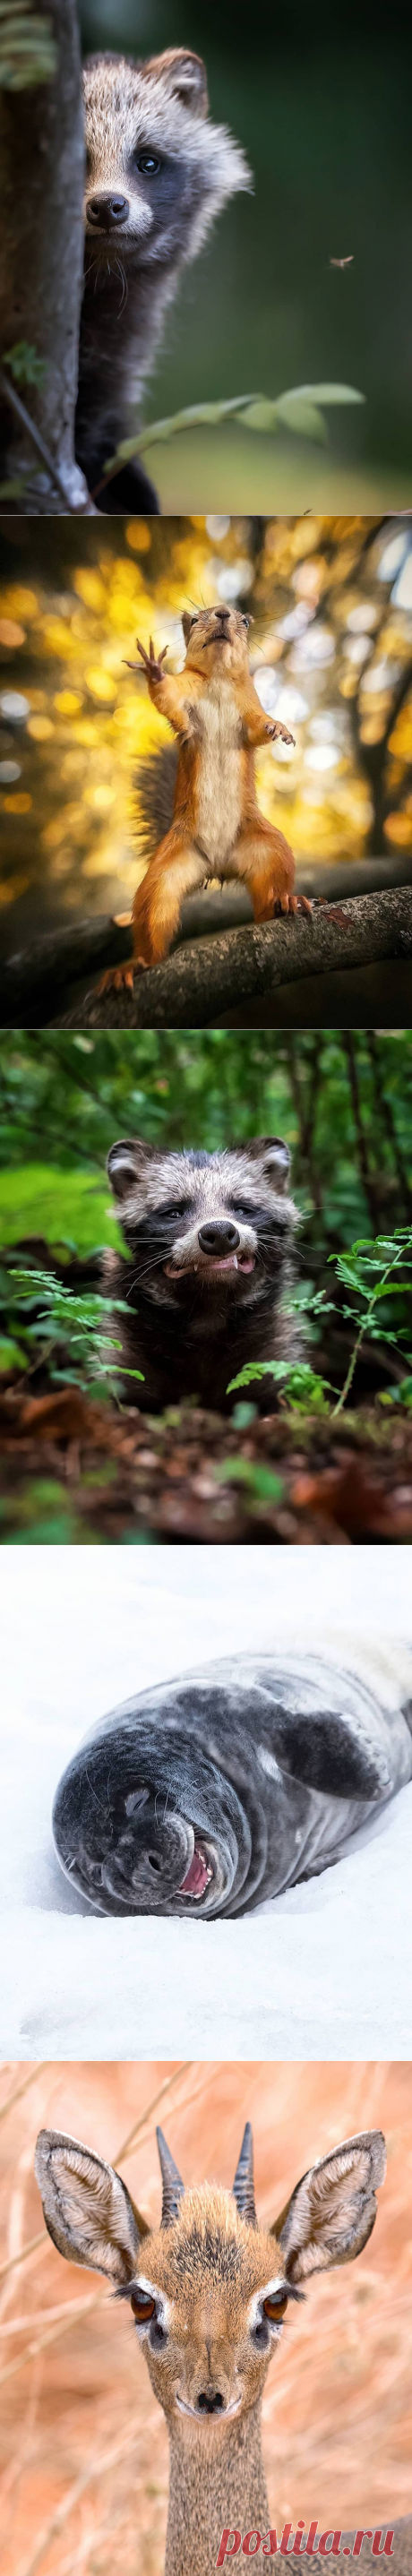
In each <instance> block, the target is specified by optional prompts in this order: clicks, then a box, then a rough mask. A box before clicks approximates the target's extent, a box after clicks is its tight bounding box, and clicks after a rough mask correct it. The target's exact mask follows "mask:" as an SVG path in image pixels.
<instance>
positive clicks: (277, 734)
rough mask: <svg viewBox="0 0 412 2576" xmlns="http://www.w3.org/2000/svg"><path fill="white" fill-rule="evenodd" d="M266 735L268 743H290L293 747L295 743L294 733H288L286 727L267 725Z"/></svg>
mask: <svg viewBox="0 0 412 2576" xmlns="http://www.w3.org/2000/svg"><path fill="white" fill-rule="evenodd" d="M266 733H267V736H268V741H269V742H277V741H280V742H289V743H290V742H292V743H293V745H294V743H295V735H294V733H288V729H287V725H283V724H267V726H266Z"/></svg>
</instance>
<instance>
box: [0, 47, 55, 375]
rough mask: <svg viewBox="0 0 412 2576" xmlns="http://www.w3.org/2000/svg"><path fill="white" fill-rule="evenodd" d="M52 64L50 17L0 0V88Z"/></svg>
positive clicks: (28, 83) (33, 78)
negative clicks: (41, 15)
mask: <svg viewBox="0 0 412 2576" xmlns="http://www.w3.org/2000/svg"><path fill="white" fill-rule="evenodd" d="M56 64H57V50H56V45H55V41H54V36H53V30H52V23H51V19H50V18H43V17H40V16H39V15H38V14H37V13H36V12H35V11H34V10H33V9H31V8H30V0H0V89H11V90H16V89H34V88H36V86H37V84H38V82H39V81H47V80H52V79H53V73H54V72H55V70H56ZM32 381H33V379H32Z"/></svg>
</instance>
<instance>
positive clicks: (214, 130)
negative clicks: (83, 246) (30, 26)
mask: <svg viewBox="0 0 412 2576" xmlns="http://www.w3.org/2000/svg"><path fill="white" fill-rule="evenodd" d="M84 101H85V120H86V147H87V182H86V193H85V227H86V240H87V243H88V246H89V250H91V244H92V242H93V243H94V244H95V248H96V253H97V254H98V251H99V245H100V249H101V251H103V252H104V260H105V268H106V267H107V258H108V253H109V256H110V251H111V250H112V252H113V257H114V258H115V257H116V249H117V245H118V246H119V251H120V250H121V253H122V255H123V252H124V251H125V252H126V253H127V252H128V251H130V253H131V254H133V257H134V262H135V263H136V262H137V264H138V266H139V267H141V266H145V267H146V266H148V265H149V266H150V265H151V264H153V263H154V262H156V263H157V264H159V265H160V266H161V267H163V268H164V269H165V271H166V272H167V271H168V270H170V267H171V266H172V267H173V264H174V262H176V263H177V264H178V265H179V266H180V264H181V262H182V261H185V260H186V259H191V258H192V257H193V254H194V253H195V252H196V251H197V250H198V249H199V248H200V245H201V242H202V241H203V240H204V238H205V235H206V233H207V231H208V229H209V224H210V223H211V221H212V219H213V216H214V215H215V214H217V213H218V211H219V208H220V207H221V206H222V205H223V204H224V202H225V199H226V198H227V197H231V196H232V195H233V194H234V192H235V191H236V190H237V189H238V188H248V187H249V185H250V173H249V171H248V167H247V163H246V161H245V159H244V155H243V152H241V151H240V149H239V146H238V145H237V144H236V143H234V142H233V141H232V137H231V135H230V134H229V133H228V130H227V128H226V127H225V126H218V125H213V124H212V123H211V119H210V117H209V116H208V95H207V83H206V72H205V67H204V63H202V62H201V60H200V56H199V55H198V54H188V53H185V51H184V49H183V48H182V47H179V48H177V49H176V48H173V50H172V51H170V52H168V53H165V54H158V55H155V56H154V58H153V60H152V61H150V62H147V63H137V62H127V61H125V60H124V59H123V57H122V56H120V55H110V54H100V55H96V56H95V57H92V58H91V60H90V61H89V62H87V63H86V65H85V72H84Z"/></svg>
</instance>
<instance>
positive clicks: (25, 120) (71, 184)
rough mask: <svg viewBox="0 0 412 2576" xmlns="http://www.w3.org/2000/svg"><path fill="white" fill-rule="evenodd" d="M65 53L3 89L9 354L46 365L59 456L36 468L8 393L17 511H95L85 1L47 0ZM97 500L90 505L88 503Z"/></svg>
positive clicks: (39, 408)
mask: <svg viewBox="0 0 412 2576" xmlns="http://www.w3.org/2000/svg"><path fill="white" fill-rule="evenodd" d="M48 17H49V20H50V25H51V30H52V35H53V38H54V42H55V46H56V53H57V70H56V72H55V73H54V74H53V76H52V78H51V79H47V80H40V82H39V83H38V85H35V86H33V87H28V88H19V89H18V90H16V91H14V90H13V89H4V90H2V91H1V94H0V167H1V183H0V303H1V311H2V349H3V353H4V354H5V352H6V350H7V351H8V350H10V349H11V348H14V347H15V346H16V343H21V342H26V343H27V344H28V346H29V347H31V348H33V347H34V348H35V351H36V356H37V358H40V359H42V360H43V362H44V376H43V380H42V382H41V383H36V384H35V385H32V386H31V388H30V413H31V414H32V417H33V422H34V426H35V428H36V429H37V430H38V431H39V432H40V435H41V437H42V438H43V440H44V443H45V446H46V448H47V449H48V451H49V454H50V458H51V459H52V463H53V479H52V480H51V477H50V472H49V470H48V469H47V467H46V466H45V465H44V464H43V470H42V472H40V473H36V474H34V473H33V448H32V438H31V436H30V437H29V436H28V433H27V430H26V428H25V426H24V427H23V425H22V423H21V421H19V420H18V419H17V416H16V412H15V410H14V411H13V412H12V411H11V408H10V402H9V400H7V402H6V401H5V400H4V399H3V402H2V404H1V418H0V442H1V444H0V480H1V481H2V482H6V483H7V482H12V483H15V482H19V481H20V480H21V482H22V485H23V490H22V492H21V494H20V495H19V498H18V499H17V498H16V500H15V501H14V502H13V501H12V500H10V503H9V507H10V509H11V510H12V511H14V513H16V511H18V512H19V514H20V513H21V512H22V511H23V512H26V513H27V512H28V513H31V512H33V511H35V512H36V514H39V513H40V514H43V513H46V514H47V515H50V512H52V511H53V512H56V511H60V510H61V507H62V498H61V491H57V490H56V476H55V468H56V467H57V469H58V473H59V475H60V476H61V478H62V482H63V484H64V507H65V509H68V508H70V509H73V510H81V509H85V510H87V507H88V493H87V486H86V484H85V481H84V477H83V475H82V474H80V472H79V469H78V467H77V465H76V464H75V459H74V413H75V403H76V392H77V367H78V342H79V318H80V305H81V296H82V281H83V215H82V200H83V173H84V144H83V117H82V99H81V74H80V48H79V35H78V24H77V9H76V0H48ZM90 506H91V507H93V505H90V504H89V507H90Z"/></svg>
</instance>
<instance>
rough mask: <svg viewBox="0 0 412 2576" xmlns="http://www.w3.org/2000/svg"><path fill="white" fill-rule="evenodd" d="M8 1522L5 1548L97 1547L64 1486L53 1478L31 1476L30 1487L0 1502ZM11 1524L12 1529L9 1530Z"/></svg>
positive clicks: (0, 1518) (0, 1511) (1, 1518)
mask: <svg viewBox="0 0 412 2576" xmlns="http://www.w3.org/2000/svg"><path fill="white" fill-rule="evenodd" d="M6 1519H7V1528H6V1530H5V1534H4V1538H3V1541H2V1543H3V1546H4V1547H79V1546H81V1547H96V1546H98V1545H99V1537H98V1534H97V1535H96V1532H95V1530H94V1529H92V1528H91V1527H88V1526H87V1523H86V1521H85V1520H84V1519H83V1515H82V1517H81V1518H80V1514H79V1512H76V1511H75V1510H74V1508H73V1504H72V1501H71V1497H70V1494H68V1493H67V1489H66V1486H65V1485H60V1484H59V1481H58V1478H57V1477H54V1476H34V1477H33V1481H32V1483H31V1484H26V1485H25V1486H24V1488H23V1490H22V1491H20V1492H19V1493H18V1494H16V1495H10V1497H9V1499H8V1501H7V1504H6V1502H4V1501H2V1502H0V1535H1V1522H2V1521H3V1522H5V1521H6ZM10 1524H11V1526H10Z"/></svg>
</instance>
